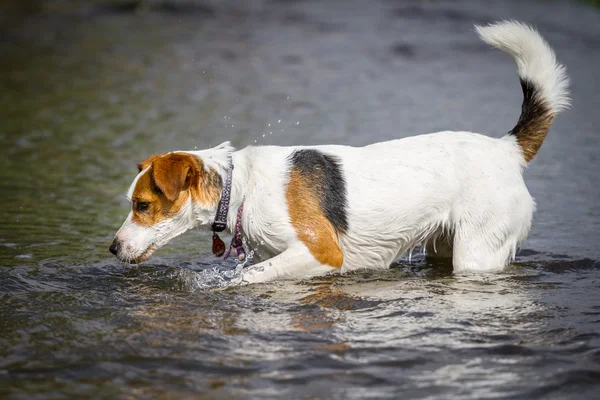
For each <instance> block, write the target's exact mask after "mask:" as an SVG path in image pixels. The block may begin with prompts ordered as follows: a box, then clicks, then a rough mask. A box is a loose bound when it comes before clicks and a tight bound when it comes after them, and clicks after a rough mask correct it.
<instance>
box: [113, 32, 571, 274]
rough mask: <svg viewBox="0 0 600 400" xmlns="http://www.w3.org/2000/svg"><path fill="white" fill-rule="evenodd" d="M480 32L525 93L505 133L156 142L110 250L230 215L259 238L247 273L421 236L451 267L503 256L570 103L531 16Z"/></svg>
mask: <svg viewBox="0 0 600 400" xmlns="http://www.w3.org/2000/svg"><path fill="white" fill-rule="evenodd" d="M476 31H477V33H478V34H479V36H480V37H481V39H483V40H484V41H485V42H486V43H488V44H490V45H492V46H495V47H497V48H499V49H501V50H503V51H505V52H507V53H508V54H510V55H512V56H513V57H514V58H515V60H516V62H517V66H518V72H519V77H520V79H521V85H522V87H523V93H524V100H523V106H522V112H521V116H520V118H519V121H518V122H517V125H516V126H515V127H514V128H513V129H512V130H511V131H510V132H509V133H508V134H507V135H506V136H504V137H502V138H499V139H496V138H490V137H487V136H483V135H480V134H477V133H472V132H438V133H431V134H426V135H419V136H415V137H409V138H405V139H400V140H393V141H389V142H382V143H376V144H372V145H369V146H366V147H360V148H357V147H348V146H336V145H327V146H310V147H304V146H302V147H277V146H261V147H247V148H245V149H243V150H240V151H235V149H234V148H233V147H231V145H230V144H229V142H226V143H223V144H221V145H220V146H217V147H215V148H212V149H208V150H202V151H175V152H171V153H166V154H158V155H154V156H152V157H150V158H148V159H147V160H146V161H144V162H142V163H141V164H139V171H140V172H139V174H138V175H137V177H136V178H135V180H134V181H133V183H132V184H131V187H130V189H129V192H128V194H127V196H128V198H129V199H130V200H131V203H132V210H131V212H130V213H129V216H128V217H127V220H126V221H125V223H124V224H123V226H122V227H121V229H120V230H119V231H118V232H117V234H116V237H115V239H114V242H113V244H112V245H111V246H110V251H111V252H112V253H113V254H115V255H116V256H117V257H118V258H119V259H120V260H122V261H126V262H130V263H140V262H142V261H144V260H146V259H148V258H149V257H150V255H151V254H152V253H153V252H154V251H155V250H157V249H159V248H160V247H161V246H163V245H165V244H166V243H167V242H168V241H169V240H171V239H173V238H174V237H176V236H178V235H180V234H182V233H184V232H185V231H187V230H189V229H192V228H195V227H199V226H205V227H211V226H212V227H213V230H217V231H218V230H221V229H222V228H225V226H227V227H228V228H229V229H230V230H231V231H233V232H234V233H236V232H237V233H238V236H239V233H240V232H243V235H244V236H245V237H246V238H247V240H248V244H249V246H250V247H258V246H260V253H261V258H262V260H256V259H255V260H254V261H255V262H257V261H258V262H257V263H256V264H255V265H253V266H251V267H250V268H247V269H246V270H245V272H244V276H243V280H244V281H247V282H262V281H267V280H271V279H275V278H298V277H308V276H313V275H320V274H325V273H328V272H332V271H341V272H345V271H351V270H355V269H358V268H387V267H389V265H390V264H391V263H392V262H393V261H395V260H396V259H397V258H399V257H400V256H402V255H403V254H405V253H407V252H409V251H411V250H412V249H413V248H414V247H415V246H417V245H419V244H423V246H424V248H425V249H426V251H427V254H428V255H429V256H434V257H451V259H452V264H453V267H454V270H455V271H496V270H500V269H502V268H503V267H505V266H506V265H507V264H508V263H509V262H510V261H511V260H512V259H513V258H514V256H515V252H516V250H517V247H518V246H519V244H520V243H521V242H522V241H523V240H524V239H525V238H526V236H527V234H528V232H529V229H530V227H531V220H532V216H533V212H534V210H535V202H534V200H533V198H532V197H531V195H530V194H529V192H528V191H527V187H526V186H525V182H524V181H523V170H524V168H525V167H526V166H527V163H528V162H529V161H531V159H532V158H533V157H534V156H535V154H536V153H537V151H538V149H539V148H540V146H541V145H542V142H543V140H544V137H545V136H546V134H547V132H548V130H549V128H550V124H551V122H552V119H553V118H554V116H555V115H556V114H557V113H558V112H559V111H561V110H563V109H564V108H566V107H568V105H569V97H568V96H569V94H568V78H567V76H566V73H565V68H564V67H563V66H562V65H560V64H558V63H557V61H556V58H555V55H554V53H553V51H552V50H551V49H550V47H549V46H548V44H547V43H546V42H545V41H544V39H543V38H542V37H541V36H540V35H539V33H537V31H535V30H534V29H532V28H530V27H529V26H527V25H524V24H521V23H518V22H513V21H506V22H500V23H496V24H493V25H489V26H485V27H476ZM399 183H401V184H402V185H400V184H399ZM402 187H410V188H411V191H410V194H408V195H407V194H406V193H405V192H404V191H402V190H401V188H402ZM242 206H243V210H244V218H242V219H241V221H238V217H239V216H240V214H241V207H242ZM236 222H239V223H238V227H237V229H236Z"/></svg>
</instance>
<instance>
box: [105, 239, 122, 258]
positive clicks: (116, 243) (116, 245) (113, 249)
mask: <svg viewBox="0 0 600 400" xmlns="http://www.w3.org/2000/svg"><path fill="white" fill-rule="evenodd" d="M119 247H120V246H119V241H118V240H117V238H115V240H113V242H112V244H111V245H110V247H109V248H108V250H110V252H111V253H113V254H114V255H115V256H116V255H117V253H118V252H119Z"/></svg>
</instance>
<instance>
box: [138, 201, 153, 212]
mask: <svg viewBox="0 0 600 400" xmlns="http://www.w3.org/2000/svg"><path fill="white" fill-rule="evenodd" d="M148 207H150V203H148V202H147V201H138V202H137V203H136V205H135V209H136V210H137V211H140V212H144V211H146V210H148Z"/></svg>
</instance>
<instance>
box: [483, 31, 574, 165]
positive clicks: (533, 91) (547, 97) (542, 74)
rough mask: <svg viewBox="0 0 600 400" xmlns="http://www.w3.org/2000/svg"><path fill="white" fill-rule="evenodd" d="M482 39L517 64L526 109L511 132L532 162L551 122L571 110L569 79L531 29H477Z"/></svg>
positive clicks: (544, 43) (546, 46)
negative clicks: (566, 109)
mask: <svg viewBox="0 0 600 400" xmlns="http://www.w3.org/2000/svg"><path fill="white" fill-rule="evenodd" d="M475 31H476V32H477V34H478V35H479V37H480V38H481V39H482V40H483V41H484V42H486V43H488V44H489V45H491V46H494V47H497V48H498V49H500V50H502V51H504V52H506V53H508V54H510V55H511V56H513V58H514V59H515V61H516V62H517V67H518V70H519V78H520V79H521V87H522V88H523V105H522V108H521V116H520V117H519V121H518V122H517V125H516V126H515V127H514V128H513V129H512V131H510V132H509V134H510V135H515V136H516V137H517V142H518V143H519V145H520V146H521V149H522V150H523V157H524V158H525V161H526V162H529V161H531V160H532V159H533V157H534V156H535V155H536V153H537V152H538V150H539V148H540V146H541V145H542V143H543V141H544V138H545V137H546V134H547V133H548V130H549V129H550V125H551V124H552V120H553V119H554V117H555V116H556V114H558V113H559V112H560V111H562V110H564V109H565V108H568V107H569V104H570V99H569V78H568V76H567V73H566V69H565V67H564V66H563V65H561V64H559V63H558V62H557V61H556V56H555V55H554V51H552V49H551V48H550V46H549V45H548V43H546V41H545V40H544V39H543V38H542V36H541V35H540V34H539V33H538V32H537V31H536V30H535V29H533V28H532V27H530V26H529V25H526V24H523V23H520V22H516V21H502V22H497V23H494V24H491V25H487V26H475Z"/></svg>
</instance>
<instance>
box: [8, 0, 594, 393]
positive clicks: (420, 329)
mask: <svg viewBox="0 0 600 400" xmlns="http://www.w3.org/2000/svg"><path fill="white" fill-rule="evenodd" d="M29 3H32V4H35V2H28V3H27V4H29ZM131 3H133V2H129V3H127V2H123V3H118V2H114V3H112V2H97V3H95V2H86V3H84V4H78V3H76V4H70V3H68V2H61V1H57V2H48V3H42V6H40V7H38V8H35V7H34V8H33V9H29V8H25V9H23V8H20V7H15V8H16V9H15V8H12V9H11V10H6V9H0V55H1V58H2V63H0V144H1V145H2V150H1V151H2V157H0V187H1V193H2V196H1V198H0V221H2V223H1V224H0V396H2V397H8V398H15V399H18V398H23V399H32V398H45V397H60V396H64V397H92V398H107V399H113V398H116V397H121V398H167V396H170V397H171V398H202V397H203V396H204V397H207V398H248V397H253V398H307V397H308V398H311V397H312V398H372V397H376V398H398V397H400V396H402V397H406V398H425V397H426V398H440V399H444V398H450V397H451V398H499V397H513V398H536V397H544V398H568V397H573V398H597V397H598V391H599V390H600V385H599V384H598V383H599V382H600V290H599V289H600V269H599V267H600V263H599V262H598V260H599V259H600V250H599V247H598V241H599V240H600V236H599V234H598V232H599V230H600V213H599V212H598V200H599V199H600V189H599V183H600V182H599V179H598V173H597V171H598V155H597V154H598V150H599V149H600V143H599V142H600V135H598V129H597V127H598V126H599V124H600V115H599V114H598V112H597V110H598V109H600V96H598V94H597V92H598V90H597V89H598V88H597V87H596V86H597V85H596V76H597V68H596V66H597V65H600V39H599V38H600V13H598V12H597V11H596V10H594V9H592V8H589V7H588V6H585V5H584V4H580V3H577V2H560V1H558V2H538V1H505V2H488V3H486V4H485V5H483V3H481V2H479V1H457V2H431V3H429V2H414V1H408V0H407V1H391V0H381V1H373V2H369V5H368V6H367V5H365V2H360V1H346V2H337V1H333V0H332V1H302V2H288V1H258V0H257V1H252V2H245V3H244V4H243V5H242V4H241V3H239V2H234V1H222V2H203V3H200V2H174V3H173V4H175V5H174V6H167V3H158V2H157V3H152V2H148V4H147V5H146V6H144V7H141V8H138V9H135V10H134V9H132V6H131ZM113 4H120V5H118V6H114V5H113ZM128 4H129V5H128ZM161 4H162V5H161ZM541 10H543V12H542V11H541ZM508 17H512V18H516V19H520V20H525V21H529V22H531V23H533V24H535V25H536V26H538V28H539V29H540V31H541V32H542V33H543V34H544V36H545V37H546V38H547V39H548V41H549V42H550V43H551V44H552V46H553V47H554V48H555V49H556V52H557V54H558V56H559V58H560V59H561V60H562V61H563V62H564V63H565V64H566V65H567V67H568V70H569V74H570V75H571V77H572V83H573V84H572V90H573V109H572V110H570V111H567V112H566V113H564V114H563V115H560V116H559V117H558V118H557V120H556V123H555V124H554V126H553V128H552V131H551V132H550V134H549V136H548V138H547V140H546V142H545V144H544V146H543V147H542V149H541V151H540V153H539V155H538V156H537V157H536V159H535V161H534V162H533V164H532V165H531V167H530V168H529V169H528V171H527V172H526V181H527V184H528V187H529V189H530V191H531V192H532V194H533V195H534V197H535V198H536V199H537V201H538V212H537V214H536V216H535V219H534V227H533V229H532V231H531V234H530V237H529V239H528V241H527V243H526V245H525V248H524V249H523V250H522V251H521V253H520V255H519V257H518V259H517V262H516V263H514V264H513V265H511V266H510V267H509V268H508V269H507V270H506V271H505V272H503V273H500V274H493V275H485V276H481V275H453V274H452V271H451V268H450V266H448V265H445V264H436V265H432V264H427V263H426V262H425V260H424V259H423V258H422V257H420V256H415V257H413V258H412V259H411V260H410V261H409V260H408V259H404V260H401V261H400V262H399V263H398V265H397V266H396V267H394V268H392V269H391V270H389V271H385V272H376V273H368V272H363V273H356V274H350V275H346V276H333V277H324V278H317V279H311V280H303V281H297V282H275V283H269V284H264V285H254V286H251V287H241V288H226V289H223V288H220V286H222V285H223V284H224V283H226V282H227V280H228V279H229V278H228V277H230V276H231V275H234V274H236V273H237V272H236V271H235V270H234V269H235V263H233V262H225V261H218V260H217V261H216V260H215V259H214V257H213V256H212V255H210V236H209V235H208V234H206V233H202V232H189V233H188V234H186V235H185V236H183V237H181V238H178V239H177V240H175V241H174V242H173V243H172V244H170V245H169V246H168V247H167V248H165V249H163V250H161V251H160V252H159V253H158V254H157V255H156V257H154V258H153V259H152V260H151V261H149V262H147V263H145V264H144V265H142V266H139V267H137V268H132V267H129V266H126V265H123V264H121V263H118V262H117V261H116V259H114V258H113V257H112V255H111V254H109V253H108V250H107V248H108V245H109V244H110V241H111V240H112V236H113V235H114V233H115V232H116V230H117V229H118V228H119V226H120V224H121V223H122V221H123V219H124V218H125V216H126V214H127V207H128V204H127V201H126V200H125V192H126V190H127V187H128V185H129V184H130V182H131V180H132V179H133V177H134V176H135V174H136V171H137V170H136V164H137V163H138V162H139V161H141V160H143V159H144V158H146V157H147V156H148V155H150V154H152V153H154V152H164V151H170V150H179V149H194V148H198V149H201V148H206V147H209V146H213V145H216V144H219V143H220V142H222V141H225V140H231V141H232V142H233V144H234V145H236V146H238V147H243V146H246V145H249V144H282V145H290V144H320V143H341V144H350V145H364V144H368V143H371V142H374V141H379V140H387V139H393V138H399V137H406V136H409V135H413V134H418V133H423V132H430V131H436V130H442V129H444V130H445V129H457V130H458V129H468V130H474V131H479V132H485V133H487V134H489V135H491V136H496V137H497V136H500V135H502V134H504V133H505V132H506V131H508V130H509V129H511V128H512V126H513V125H514V123H515V122H516V120H517V118H518V114H519V111H520V102H521V92H520V86H519V83H518V79H517V77H516V69H515V66H514V65H513V62H512V60H510V59H509V58H508V57H506V56H504V55H503V54H501V53H500V52H497V51H494V50H490V49H488V48H487V47H486V46H485V45H483V44H482V43H480V42H479V41H478V40H477V38H476V36H475V34H474V33H473V31H472V24H473V23H475V22H486V21H490V20H495V19H501V18H508ZM394 184H396V185H398V186H400V187H402V182H396V183H394ZM402 189H403V193H404V195H406V196H410V193H411V190H412V188H410V187H403V188H402Z"/></svg>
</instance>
